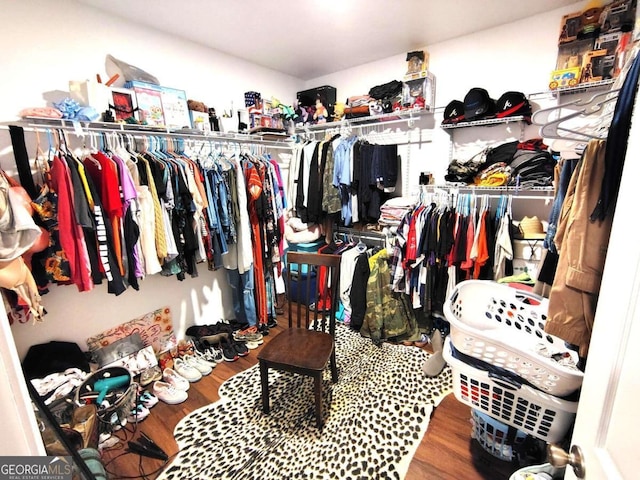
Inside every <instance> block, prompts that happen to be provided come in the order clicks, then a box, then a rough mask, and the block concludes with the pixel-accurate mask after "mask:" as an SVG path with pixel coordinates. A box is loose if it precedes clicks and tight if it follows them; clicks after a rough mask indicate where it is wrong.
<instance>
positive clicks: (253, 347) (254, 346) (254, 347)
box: [245, 342, 260, 350]
mask: <svg viewBox="0 0 640 480" xmlns="http://www.w3.org/2000/svg"><path fill="white" fill-rule="evenodd" d="M245 345H246V346H247V348H248V349H249V350H255V349H256V348H258V347H259V346H260V344H259V343H253V342H245Z"/></svg>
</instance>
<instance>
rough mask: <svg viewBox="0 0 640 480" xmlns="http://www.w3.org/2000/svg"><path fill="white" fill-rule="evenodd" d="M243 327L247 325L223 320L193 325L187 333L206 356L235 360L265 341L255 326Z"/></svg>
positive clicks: (196, 347) (229, 360)
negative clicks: (209, 323)
mask: <svg viewBox="0 0 640 480" xmlns="http://www.w3.org/2000/svg"><path fill="white" fill-rule="evenodd" d="M243 327H247V326H246V325H239V324H235V323H228V322H224V321H221V322H218V323H214V324H211V325H193V326H191V327H189V328H187V330H186V332H185V333H186V334H187V335H188V336H189V337H191V339H192V342H193V344H194V345H195V349H196V350H197V351H199V352H200V353H202V354H203V355H204V356H208V357H209V358H214V359H217V358H220V357H222V359H223V360H224V361H225V362H235V361H236V360H238V358H240V357H245V356H247V355H248V354H249V350H253V349H255V348H258V346H259V345H261V344H262V343H263V338H262V337H263V336H262V334H261V333H260V332H258V331H257V330H256V329H255V327H254V328H253V329H251V328H243Z"/></svg>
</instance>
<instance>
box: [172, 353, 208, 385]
mask: <svg viewBox="0 0 640 480" xmlns="http://www.w3.org/2000/svg"><path fill="white" fill-rule="evenodd" d="M173 369H174V370H175V371H176V373H177V374H178V375H180V376H181V377H183V378H186V379H187V380H189V381H190V382H197V381H198V380H200V379H201V378H202V374H201V373H200V371H199V370H198V369H197V368H195V367H193V366H191V365H189V364H188V363H187V362H185V361H184V360H183V359H182V358H176V359H175V360H174V361H173Z"/></svg>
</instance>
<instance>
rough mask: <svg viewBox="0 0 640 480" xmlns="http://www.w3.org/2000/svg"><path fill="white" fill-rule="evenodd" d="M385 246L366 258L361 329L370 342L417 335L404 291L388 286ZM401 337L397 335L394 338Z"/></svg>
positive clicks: (411, 310)
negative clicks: (365, 284) (364, 299)
mask: <svg viewBox="0 0 640 480" xmlns="http://www.w3.org/2000/svg"><path fill="white" fill-rule="evenodd" d="M387 258H388V255H387V252H386V250H381V251H380V252H378V253H376V254H375V255H373V256H372V257H371V258H369V269H370V271H371V273H370V275H369V280H368V282H367V310H366V312H365V315H364V321H363V324H362V328H361V329H360V333H361V334H362V335H363V336H365V337H370V338H371V340H372V341H373V343H375V344H376V345H378V344H380V343H381V342H382V340H385V339H391V338H393V339H394V340H401V339H407V338H411V337H414V336H415V335H416V334H417V335H418V336H419V333H418V328H417V322H416V318H415V315H414V313H413V309H412V308H411V305H410V304H409V301H408V299H407V297H406V295H404V294H403V293H395V292H393V290H392V289H391V270H390V269H389V264H388V262H387ZM397 337H400V338H397Z"/></svg>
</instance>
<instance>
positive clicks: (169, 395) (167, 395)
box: [153, 380, 188, 405]
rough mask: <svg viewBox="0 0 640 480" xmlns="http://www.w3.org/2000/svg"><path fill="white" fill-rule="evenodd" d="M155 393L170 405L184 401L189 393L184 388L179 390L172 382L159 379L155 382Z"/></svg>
mask: <svg viewBox="0 0 640 480" xmlns="http://www.w3.org/2000/svg"><path fill="white" fill-rule="evenodd" d="M153 393H154V395H155V396H156V397H158V398H159V399H160V400H162V401H163V402H164V403H168V404H169V405H176V404H178V403H182V402H184V401H185V400H186V399H187V397H188V395H187V392H185V391H184V390H178V389H177V388H176V387H174V386H173V385H171V384H170V383H167V382H163V381H161V380H158V381H157V382H154V384H153Z"/></svg>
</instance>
